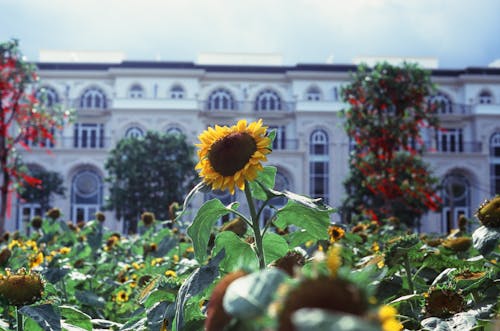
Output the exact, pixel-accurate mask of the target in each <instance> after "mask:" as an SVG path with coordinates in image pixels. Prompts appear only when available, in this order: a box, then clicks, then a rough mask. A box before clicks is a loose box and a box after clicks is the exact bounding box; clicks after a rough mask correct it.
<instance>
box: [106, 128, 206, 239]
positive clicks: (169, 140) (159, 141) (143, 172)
mask: <svg viewBox="0 0 500 331" xmlns="http://www.w3.org/2000/svg"><path fill="white" fill-rule="evenodd" d="M194 166H195V162H194V147H193V146H191V145H189V144H188V143H187V142H186V140H185V137H184V136H182V135H171V134H160V133H156V132H151V131H149V132H147V133H146V135H145V136H144V137H143V138H124V139H122V140H120V141H119V142H118V144H117V145H116V147H115V148H114V149H113V150H112V151H111V153H110V156H109V157H108V159H107V160H106V163H105V168H106V170H107V172H108V177H107V178H106V181H107V182H109V183H110V188H109V191H110V195H109V199H108V200H107V203H106V209H109V210H114V211H115V213H116V216H117V218H118V219H122V218H123V219H124V220H125V221H126V222H128V229H129V232H131V233H135V232H137V222H138V220H139V218H140V215H141V214H142V213H143V212H146V211H147V212H152V213H154V214H155V216H156V218H157V219H163V220H165V219H168V215H169V210H168V209H169V205H170V204H172V203H173V202H178V201H182V200H183V199H184V195H185V194H186V193H187V192H188V191H189V190H190V189H191V188H192V186H193V184H194V180H195V178H197V177H198V176H197V174H196V172H195V170H194Z"/></svg>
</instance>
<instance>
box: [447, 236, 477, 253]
mask: <svg viewBox="0 0 500 331" xmlns="http://www.w3.org/2000/svg"><path fill="white" fill-rule="evenodd" d="M443 246H444V247H446V248H449V249H451V250H453V251H455V252H465V251H466V250H468V249H469V248H470V247H471V246H472V239H471V238H469V237H458V238H449V239H446V240H445V241H444V242H443Z"/></svg>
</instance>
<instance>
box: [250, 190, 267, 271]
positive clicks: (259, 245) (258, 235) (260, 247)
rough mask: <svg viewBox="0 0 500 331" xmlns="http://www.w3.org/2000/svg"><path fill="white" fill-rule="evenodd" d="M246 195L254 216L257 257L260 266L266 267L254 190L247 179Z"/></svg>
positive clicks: (251, 213)
mask: <svg viewBox="0 0 500 331" xmlns="http://www.w3.org/2000/svg"><path fill="white" fill-rule="evenodd" d="M245 196H246V198H247V202H248V209H250V216H251V217H252V230H253V234H254V236H255V246H256V248H257V258H258V259H259V268H260V269H265V268H266V261H265V259H264V246H263V245H262V233H261V231H260V224H259V218H258V215H257V212H256V210H255V204H254V201H253V198H252V192H250V185H249V183H248V182H247V181H245Z"/></svg>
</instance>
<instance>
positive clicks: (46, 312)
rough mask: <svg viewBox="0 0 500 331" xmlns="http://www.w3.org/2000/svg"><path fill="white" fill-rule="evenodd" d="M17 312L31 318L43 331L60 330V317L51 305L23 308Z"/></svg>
mask: <svg viewBox="0 0 500 331" xmlns="http://www.w3.org/2000/svg"><path fill="white" fill-rule="evenodd" d="M19 312H20V313H21V314H23V315H25V316H28V317H30V318H32V319H33V320H34V321H35V322H37V324H38V325H39V326H40V327H41V328H42V329H43V330H45V331H58V330H59V331H60V330H61V315H60V313H59V312H58V311H56V310H55V309H54V306H52V305H49V304H44V305H39V306H24V307H22V308H20V309H19Z"/></svg>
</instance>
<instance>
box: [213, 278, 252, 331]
mask: <svg viewBox="0 0 500 331" xmlns="http://www.w3.org/2000/svg"><path fill="white" fill-rule="evenodd" d="M245 275H246V272H245V271H242V270H239V271H235V272H232V273H229V274H227V275H226V276H224V277H223V278H222V279H221V281H220V282H219V283H218V284H217V285H216V286H215V288H214V290H213V292H212V296H211V297H210V301H209V302H208V306H207V319H206V320H205V330H207V331H219V330H223V329H224V327H225V326H226V325H227V324H228V323H229V321H230V320H231V316H229V315H228V314H227V313H226V311H225V310H224V307H223V305H222V301H223V299H224V294H225V293H226V290H227V288H228V286H229V285H230V284H231V283H232V282H234V281H235V280H236V279H238V278H240V277H243V276H245Z"/></svg>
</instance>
